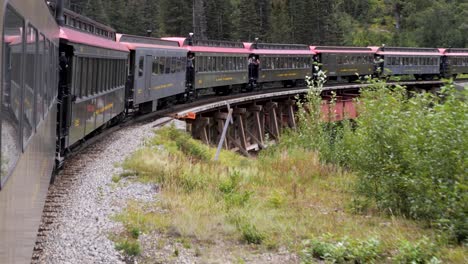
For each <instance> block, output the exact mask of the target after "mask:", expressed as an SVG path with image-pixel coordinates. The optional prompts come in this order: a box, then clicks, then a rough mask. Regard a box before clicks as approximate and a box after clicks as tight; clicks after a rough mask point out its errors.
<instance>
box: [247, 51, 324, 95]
mask: <svg viewBox="0 0 468 264" xmlns="http://www.w3.org/2000/svg"><path fill="white" fill-rule="evenodd" d="M245 45H246V47H247V48H249V50H250V53H251V54H252V55H254V56H256V57H257V58H259V60H260V62H261V64H260V69H259V73H258V76H259V78H258V83H259V84H260V85H263V84H267V83H272V82H281V83H282V84H283V86H284V87H286V86H296V85H303V84H304V80H305V76H307V75H311V73H312V64H313V55H314V54H315V52H313V51H311V49H310V47H309V46H307V45H297V44H270V43H253V44H252V43H246V44H245Z"/></svg>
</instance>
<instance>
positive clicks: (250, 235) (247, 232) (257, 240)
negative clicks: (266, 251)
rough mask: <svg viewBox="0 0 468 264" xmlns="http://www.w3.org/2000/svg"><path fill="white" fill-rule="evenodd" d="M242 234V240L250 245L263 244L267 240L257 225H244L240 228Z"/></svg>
mask: <svg viewBox="0 0 468 264" xmlns="http://www.w3.org/2000/svg"><path fill="white" fill-rule="evenodd" d="M240 231H241V234H242V240H244V241H245V242H247V243H249V244H261V243H262V242H263V240H264V239H265V235H264V234H262V233H261V232H260V231H259V230H258V229H257V227H256V226H255V225H253V224H243V225H242V226H240Z"/></svg>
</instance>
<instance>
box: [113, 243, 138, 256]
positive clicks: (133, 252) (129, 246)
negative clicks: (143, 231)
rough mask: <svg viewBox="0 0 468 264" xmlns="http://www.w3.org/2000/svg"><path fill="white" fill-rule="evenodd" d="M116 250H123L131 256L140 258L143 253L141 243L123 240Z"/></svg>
mask: <svg viewBox="0 0 468 264" xmlns="http://www.w3.org/2000/svg"><path fill="white" fill-rule="evenodd" d="M115 249H117V250H123V251H124V252H125V254H127V255H129V256H138V255H140V253H141V248H140V243H138V241H136V240H123V241H120V242H118V243H117V244H116V245H115Z"/></svg>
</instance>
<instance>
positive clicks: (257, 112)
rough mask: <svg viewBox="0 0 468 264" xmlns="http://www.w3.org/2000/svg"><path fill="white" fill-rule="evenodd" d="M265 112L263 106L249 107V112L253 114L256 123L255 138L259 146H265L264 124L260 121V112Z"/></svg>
mask: <svg viewBox="0 0 468 264" xmlns="http://www.w3.org/2000/svg"><path fill="white" fill-rule="evenodd" d="M262 110H263V107H262V106H261V105H253V106H251V107H249V111H250V112H252V113H253V119H254V120H253V122H254V128H255V129H254V130H255V138H257V141H258V142H257V144H259V145H262V146H263V145H264V143H263V142H264V138H263V137H264V135H265V131H264V130H263V127H262V122H261V119H260V112H261V111H262Z"/></svg>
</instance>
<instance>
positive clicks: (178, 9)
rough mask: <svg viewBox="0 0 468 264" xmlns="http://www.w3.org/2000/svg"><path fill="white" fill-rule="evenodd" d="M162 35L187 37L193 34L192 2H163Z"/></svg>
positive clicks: (174, 0)
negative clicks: (190, 33)
mask: <svg viewBox="0 0 468 264" xmlns="http://www.w3.org/2000/svg"><path fill="white" fill-rule="evenodd" d="M160 9H161V34H162V35H165V36H187V35H188V33H189V32H193V20H192V1H191V0H161V4H160Z"/></svg>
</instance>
